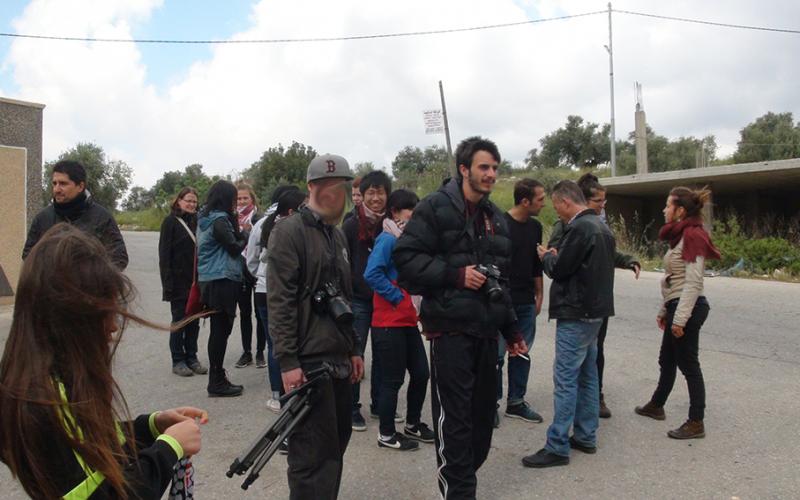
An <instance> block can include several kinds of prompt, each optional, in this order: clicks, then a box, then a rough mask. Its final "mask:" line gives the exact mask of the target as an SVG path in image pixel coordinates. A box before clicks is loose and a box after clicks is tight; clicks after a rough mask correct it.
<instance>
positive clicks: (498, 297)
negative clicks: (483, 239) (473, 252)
mask: <svg viewBox="0 0 800 500" xmlns="http://www.w3.org/2000/svg"><path fill="white" fill-rule="evenodd" d="M475 270H476V271H478V272H479V273H481V274H482V275H484V276H486V281H485V282H484V283H483V286H482V287H481V289H482V290H483V291H484V292H485V293H486V295H487V296H488V297H489V300H490V301H492V302H503V300H504V299H505V296H506V292H505V290H503V287H501V286H500V279H501V277H500V269H498V268H497V266H495V265H494V264H478V265H477V266H475Z"/></svg>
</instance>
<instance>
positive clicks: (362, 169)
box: [353, 161, 375, 177]
mask: <svg viewBox="0 0 800 500" xmlns="http://www.w3.org/2000/svg"><path fill="white" fill-rule="evenodd" d="M373 170H375V164H374V163H372V162H371V161H362V162H358V163H356V164H355V166H354V167H353V175H355V176H356V177H364V176H365V175H367V174H368V173H370V172H372V171H373Z"/></svg>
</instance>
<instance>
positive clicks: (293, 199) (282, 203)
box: [259, 189, 306, 248]
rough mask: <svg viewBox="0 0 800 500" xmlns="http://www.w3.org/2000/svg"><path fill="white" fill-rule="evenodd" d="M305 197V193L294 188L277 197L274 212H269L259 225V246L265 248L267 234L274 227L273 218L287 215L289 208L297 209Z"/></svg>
mask: <svg viewBox="0 0 800 500" xmlns="http://www.w3.org/2000/svg"><path fill="white" fill-rule="evenodd" d="M305 199H306V193H304V192H303V191H300V190H296V189H291V190H287V191H286V192H284V193H283V194H281V195H280V197H279V198H278V207H277V208H276V209H275V212H273V213H272V214H270V216H269V217H267V220H265V221H264V224H263V225H262V226H261V241H260V242H259V245H260V246H261V248H267V243H269V235H270V233H272V228H274V227H275V219H277V218H278V216H279V215H280V216H281V217H285V216H287V215H289V210H292V211H297V209H298V208H300V205H302V204H303V202H304V201H305Z"/></svg>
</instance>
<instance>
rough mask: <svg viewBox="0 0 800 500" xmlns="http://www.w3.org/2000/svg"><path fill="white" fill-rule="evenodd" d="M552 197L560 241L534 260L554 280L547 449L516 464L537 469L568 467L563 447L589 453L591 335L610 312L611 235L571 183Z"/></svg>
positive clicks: (595, 400) (592, 446) (593, 377)
mask: <svg viewBox="0 0 800 500" xmlns="http://www.w3.org/2000/svg"><path fill="white" fill-rule="evenodd" d="M552 199H553V208H555V210H556V212H557V213H558V216H559V218H560V219H561V220H562V221H563V222H564V224H565V231H564V237H563V239H562V240H561V244H560V246H559V248H558V250H556V249H545V248H543V247H541V246H540V247H539V257H540V258H541V259H542V265H543V267H544V272H545V273H546V274H547V275H548V276H549V277H550V278H552V280H553V282H552V283H551V285H550V318H551V319H552V318H555V319H556V320H557V323H556V359H555V363H554V364H553V380H554V383H555V388H554V401H555V405H554V406H555V408H554V412H553V413H554V415H553V423H552V424H551V425H550V427H549V428H548V429H547V444H546V445H545V447H544V448H542V449H541V450H539V451H538V452H537V453H535V454H533V455H530V456H527V457H525V458H523V459H522V462H523V464H524V465H526V466H528V467H537V468H541V467H551V466H554V465H566V464H568V463H569V452H570V448H573V449H577V450H579V451H582V452H584V453H594V452H595V451H596V449H597V448H596V445H597V435H596V434H597V425H598V409H599V392H598V387H597V384H598V382H597V334H598V332H599V331H600V326H601V325H602V323H603V318H605V317H608V316H613V315H614V294H613V291H614V252H615V249H616V245H615V242H614V236H613V235H612V234H611V231H610V230H609V229H608V227H607V226H606V225H605V224H604V223H603V221H602V220H601V219H600V217H598V216H597V213H596V212H595V211H594V210H592V209H590V208H588V207H587V206H586V199H585V198H584V196H583V193H582V192H581V189H580V188H579V187H578V185H577V184H576V183H575V182H573V181H561V182H559V183H558V184H556V186H555V187H554V188H553V193H552ZM571 427H572V428H573V435H572V436H571V437H570V435H569V433H570V428H571Z"/></svg>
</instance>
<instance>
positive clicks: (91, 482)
mask: <svg viewBox="0 0 800 500" xmlns="http://www.w3.org/2000/svg"><path fill="white" fill-rule="evenodd" d="M56 382H57V383H58V392H59V395H60V396H61V402H62V403H64V404H63V406H62V407H59V408H57V410H58V413H59V415H61V420H62V421H63V423H64V429H65V430H66V431H67V434H68V435H69V436H70V437H72V432H71V431H70V425H71V426H72V427H74V428H75V432H76V433H77V435H78V440H79V441H83V431H81V428H80V427H78V426H77V425H76V424H75V417H73V416H72V412H70V411H69V400H68V399H67V389H66V388H65V387H64V384H63V383H62V382H61V381H60V380H57V381H56ZM114 426H115V427H116V429H117V438H118V439H119V443H120V444H125V433H124V432H122V427H121V426H120V425H119V422H114ZM72 453H73V455H75V460H77V461H78V464H79V465H80V466H81V469H83V473H84V474H86V479H84V480H83V481H81V482H80V483H78V485H77V486H75V487H74V488H72V490H70V492H69V493H67V494H66V495H64V500H85V499H88V498H89V497H90V496H92V494H93V493H94V492H95V490H97V488H98V487H99V486H100V483H102V482H103V481H105V479H106V478H105V476H104V475H103V473H102V472H99V471H93V470H92V469H91V468H90V467H89V466H88V465H86V462H85V461H84V460H83V457H81V456H80V454H79V453H78V452H77V451H75V450H72Z"/></svg>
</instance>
